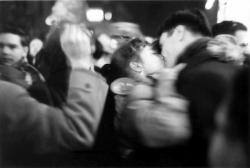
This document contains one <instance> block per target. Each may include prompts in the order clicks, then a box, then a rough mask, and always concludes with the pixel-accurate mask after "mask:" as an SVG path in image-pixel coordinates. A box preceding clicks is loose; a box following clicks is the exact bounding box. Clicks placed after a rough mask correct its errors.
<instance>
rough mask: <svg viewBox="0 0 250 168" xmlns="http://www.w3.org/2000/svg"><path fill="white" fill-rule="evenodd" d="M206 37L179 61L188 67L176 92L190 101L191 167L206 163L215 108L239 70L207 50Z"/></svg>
mask: <svg viewBox="0 0 250 168" xmlns="http://www.w3.org/2000/svg"><path fill="white" fill-rule="evenodd" d="M208 41H209V38H204V39H200V40H198V41H196V42H195V43H193V44H192V45H191V46H189V48H188V49H187V50H186V52H185V53H184V54H183V55H182V56H181V57H180V58H179V61H178V63H186V64H187V66H186V67H185V68H184V69H183V70H182V71H181V72H180V74H179V77H178V80H177V82H176V87H177V90H178V92H179V93H180V94H182V95H183V96H185V97H186V98H187V99H188V100H189V103H190V104H189V109H188V111H189V117H190V121H191V127H192V128H191V129H192V138H191V140H190V151H192V154H190V156H191V158H190V161H191V162H192V161H193V163H191V165H193V166H196V165H197V166H205V165H206V164H207V163H206V162H207V160H206V158H207V157H206V154H207V145H208V139H209V137H210V135H211V132H212V131H213V127H214V126H215V124H214V116H215V113H216V111H217V108H218V107H219V105H220V104H221V103H222V101H223V100H224V99H225V98H226V97H227V95H228V93H229V90H230V88H231V85H232V80H233V77H234V75H235V72H236V71H237V69H238V67H236V66H235V65H233V64H230V63H228V62H223V61H221V59H218V58H219V55H215V54H212V53H211V52H209V51H208V50H207V49H206V46H207V42H208Z"/></svg>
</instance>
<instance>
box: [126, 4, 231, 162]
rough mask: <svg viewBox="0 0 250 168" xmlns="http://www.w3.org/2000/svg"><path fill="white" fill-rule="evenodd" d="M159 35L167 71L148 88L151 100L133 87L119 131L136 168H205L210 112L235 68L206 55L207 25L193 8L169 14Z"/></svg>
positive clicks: (221, 97)
mask: <svg viewBox="0 0 250 168" xmlns="http://www.w3.org/2000/svg"><path fill="white" fill-rule="evenodd" d="M159 33H160V45H161V48H162V50H161V54H162V55H163V56H164V57H165V60H166V66H167V68H165V69H163V70H162V71H161V72H160V73H159V76H158V79H157V84H156V86H153V87H151V92H152V93H154V94H152V95H153V96H152V97H147V98H145V96H144V97H143V95H142V94H140V93H144V92H145V89H149V88H150V87H148V86H145V85H143V84H141V85H137V86H136V87H135V89H134V92H133V93H132V94H131V96H130V99H131V100H132V101H130V102H129V103H128V105H127V107H126V109H125V110H124V111H123V117H122V119H121V131H122V133H123V134H124V135H125V136H127V138H128V139H130V141H132V142H135V143H136V144H137V145H138V144H139V147H138V148H137V151H138V152H137V154H136V155H135V161H138V160H139V161H142V162H141V163H139V164H140V165H152V164H153V165H157V166H159V165H161V166H162V165H164V166H171V167H173V166H189V167H190V166H206V163H207V160H206V159H207V158H206V155H207V152H206V149H207V146H206V144H207V142H208V139H209V135H210V134H209V131H210V127H211V126H212V124H213V112H214V110H215V109H216V108H217V106H218V104H219V103H220V102H221V101H222V99H223V98H224V96H225V95H226V93H227V88H228V87H229V85H230V80H231V77H232V74H233V72H234V70H235V68H234V66H233V65H228V64H227V63H226V62H223V61H220V60H219V58H218V57H215V56H214V55H213V54H212V53H210V52H209V51H207V43H208V41H209V40H210V38H209V37H206V36H209V35H210V34H211V33H210V27H209V25H208V21H207V18H206V17H205V15H204V14H203V13H202V12H201V11H199V10H197V9H194V10H181V11H177V12H175V13H174V14H172V15H171V16H169V17H168V18H167V19H166V21H165V22H164V24H163V26H162V27H161V29H160V31H159ZM216 56H217V55H216ZM179 72H180V75H178V74H179ZM175 83H176V84H177V85H175ZM143 90H144V91H143ZM139 91H141V92H139ZM163 158H164V159H163Z"/></svg>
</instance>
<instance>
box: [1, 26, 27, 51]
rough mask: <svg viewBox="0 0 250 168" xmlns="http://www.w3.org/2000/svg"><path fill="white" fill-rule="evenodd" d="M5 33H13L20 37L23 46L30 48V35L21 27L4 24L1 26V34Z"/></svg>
mask: <svg viewBox="0 0 250 168" xmlns="http://www.w3.org/2000/svg"><path fill="white" fill-rule="evenodd" d="M3 33H11V34H15V35H18V36H20V38H21V44H22V45H23V46H28V44H29V36H28V33H27V32H25V30H24V28H23V27H21V26H19V25H16V24H14V23H2V24H1V25H0V34H3Z"/></svg>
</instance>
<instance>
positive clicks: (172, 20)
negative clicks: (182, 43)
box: [158, 9, 211, 36]
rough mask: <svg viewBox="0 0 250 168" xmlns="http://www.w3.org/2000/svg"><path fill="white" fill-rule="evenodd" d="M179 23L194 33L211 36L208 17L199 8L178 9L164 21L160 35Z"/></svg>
mask: <svg viewBox="0 0 250 168" xmlns="http://www.w3.org/2000/svg"><path fill="white" fill-rule="evenodd" d="M178 25H184V26H186V27H187V28H188V29H189V30H190V31H192V32H194V33H200V34H202V35H204V36H211V27H210V24H209V22H208V19H207V17H206V16H205V14H204V13H203V12H202V11H201V10H199V9H185V10H179V11H176V12H175V13H173V14H172V15H170V16H169V17H168V18H167V19H166V20H165V21H164V23H163V24H162V26H161V27H160V29H159V31H158V35H161V34H162V33H163V32H165V31H170V30H172V29H174V28H175V27H176V26H178Z"/></svg>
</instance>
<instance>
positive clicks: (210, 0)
mask: <svg viewBox="0 0 250 168" xmlns="http://www.w3.org/2000/svg"><path fill="white" fill-rule="evenodd" d="M214 2H215V0H207V3H206V5H205V8H206V9H207V10H209V9H211V8H212V7H213V5H214Z"/></svg>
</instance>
